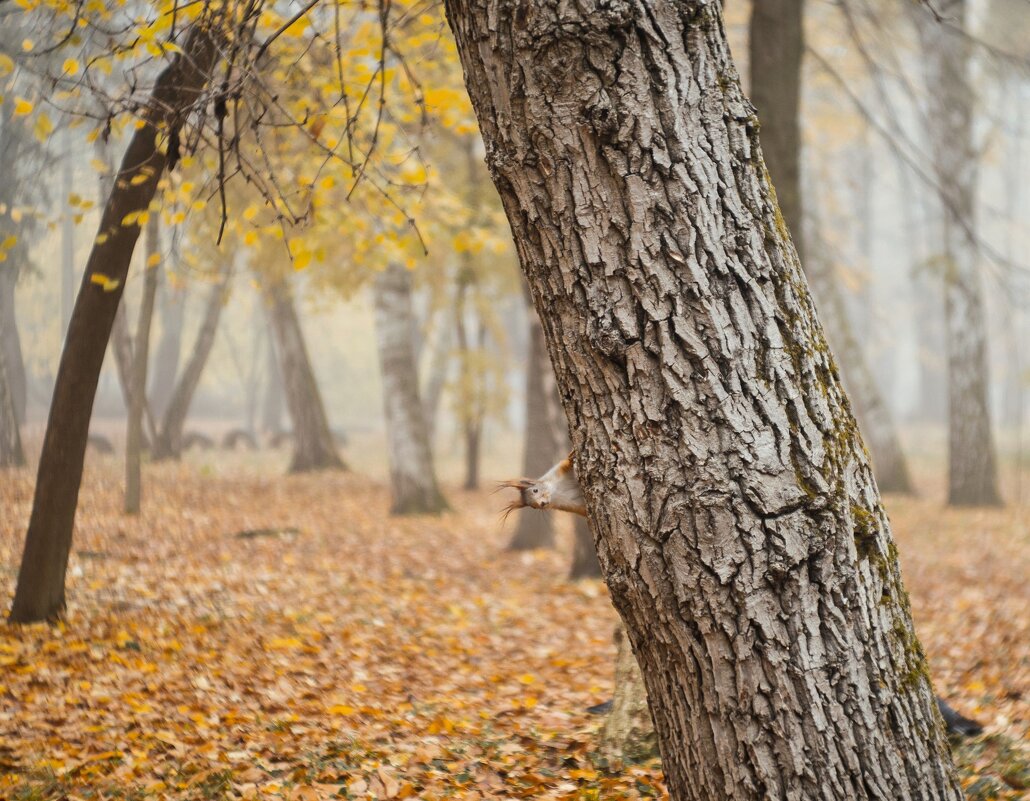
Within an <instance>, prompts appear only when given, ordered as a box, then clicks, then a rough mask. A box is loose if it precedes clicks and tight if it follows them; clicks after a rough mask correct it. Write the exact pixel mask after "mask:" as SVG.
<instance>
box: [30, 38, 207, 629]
mask: <svg viewBox="0 0 1030 801" xmlns="http://www.w3.org/2000/svg"><path fill="white" fill-rule="evenodd" d="M216 56H217V48H216V47H215V43H214V41H213V40H212V39H211V36H210V34H209V32H208V31H206V30H201V29H199V28H194V29H193V30H191V31H189V32H188V33H187V35H186V36H185V38H184V45H183V52H182V53H179V54H178V55H176V56H175V57H174V59H173V60H172V62H171V63H170V64H169V65H168V66H167V67H165V69H164V70H163V71H162V72H161V73H160V75H158V77H157V79H156V81H155V84H154V89H153V93H152V96H151V98H150V103H149V106H148V108H147V109H146V110H145V111H144V121H145V124H144V125H143V126H142V127H140V128H137V129H136V130H135V131H134V132H133V134H132V137H131V138H130V140H129V144H128V147H127V148H126V151H125V156H124V157H123V159H122V165H121V168H120V170H119V177H120V178H121V180H120V181H118V182H116V183H115V185H114V188H113V189H112V190H111V194H110V195H109V196H108V198H107V201H106V203H105V205H104V210H103V214H102V216H101V222H100V231H99V232H100V233H103V234H105V235H106V239H104V238H101V237H99V236H98V238H97V239H96V241H94V244H93V249H92V250H91V252H90V255H89V259H88V261H87V262H86V269H85V271H84V274H83V278H82V286H81V287H80V289H79V295H78V298H77V299H76V301H75V309H74V311H73V312H72V319H71V323H70V324H69V326H68V336H67V338H66V339H65V344H64V350H63V351H62V353H61V363H60V366H59V367H58V371H57V382H56V385H55V387H54V397H53V401H52V402H51V405H50V417H49V419H48V420H47V430H46V436H45V437H44V440H43V450H42V453H41V455H40V461H39V471H38V474H37V478H36V493H35V497H34V499H33V503H32V514H31V517H30V518H29V530H28V533H27V534H26V537H25V551H24V553H23V554H22V561H21V567H20V569H19V572H18V583H17V587H16V588H15V593H14V604H13V606H12V608H11V614H10V620H11V622H12V623H32V622H36V621H41V620H52V619H54V618H57V617H58V616H59V615H60V614H61V612H62V611H63V609H64V605H65V597H64V577H65V571H66V570H67V567H68V554H69V552H70V551H71V544H72V527H73V525H74V522H75V509H76V505H77V503H78V498H79V485H80V483H81V480H82V467H83V461H84V458H85V454H86V440H87V436H88V434H89V420H90V416H91V415H92V413H93V401H94V399H95V397H96V389H97V382H98V380H99V378H100V368H101V365H102V364H103V361H104V352H105V351H106V349H107V343H108V339H109V337H110V335H111V329H112V327H113V325H114V318H115V312H116V311H117V309H118V306H119V301H120V300H121V296H122V291H123V289H124V286H125V277H126V274H127V273H128V270H129V263H130V262H131V260H132V253H133V250H134V249H135V247H136V240H137V238H138V237H139V227H138V226H136V225H122V221H123V220H124V219H125V216H126V215H127V214H130V213H133V212H139V211H142V210H143V209H146V208H147V207H148V206H149V205H150V202H151V200H152V199H153V197H154V194H155V192H156V190H157V184H158V181H160V179H161V174H162V173H163V172H164V168H165V164H166V160H165V155H164V154H163V153H162V152H161V150H160V149H159V148H158V147H157V136H158V131H159V129H163V131H164V132H165V134H166V135H167V134H168V132H170V131H178V130H179V128H180V127H181V126H182V124H183V121H184V120H185V118H186V116H187V114H188V113H189V112H190V111H191V109H192V107H193V104H194V103H196V102H197V100H198V97H199V95H200V93H201V92H202V90H203V88H204V86H205V85H206V83H207V81H208V76H209V74H210V72H211V69H212V67H213V65H214V62H215V59H216Z"/></svg>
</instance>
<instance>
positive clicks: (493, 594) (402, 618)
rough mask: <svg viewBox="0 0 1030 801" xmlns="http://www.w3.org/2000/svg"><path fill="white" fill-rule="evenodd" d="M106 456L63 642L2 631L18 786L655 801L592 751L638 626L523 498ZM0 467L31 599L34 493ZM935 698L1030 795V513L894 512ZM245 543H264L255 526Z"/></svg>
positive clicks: (982, 791)
mask: <svg viewBox="0 0 1030 801" xmlns="http://www.w3.org/2000/svg"><path fill="white" fill-rule="evenodd" d="M120 472H121V471H120V465H119V464H118V463H117V462H116V461H114V460H109V459H94V460H93V461H92V462H91V467H90V470H89V471H88V472H87V479H86V482H85V485H84V487H83V492H82V496H81V507H80V511H79V517H78V526H77V530H76V541H75V549H74V553H73V555H72V559H71V564H70V567H69V582H68V591H69V602H70V606H69V617H68V620H67V622H66V623H65V624H63V625H61V626H59V627H48V626H33V627H27V628H12V627H9V626H0V738H2V739H0V777H2V778H0V798H5V799H6V798H14V799H17V798H24V799H36V798H39V799H43V798H46V799H58V798H68V799H89V798H223V797H224V798H279V797H284V798H289V799H305V800H306V799H321V798H330V797H337V796H339V797H350V798H379V799H384V798H405V797H411V798H416V797H417V798H422V799H441V798H462V799H480V798H482V799H486V798H490V799H493V798H538V799H559V798H563V799H564V798H569V799H571V798H584V799H592V798H645V797H654V796H659V797H661V796H663V795H664V789H663V785H662V780H661V770H660V766H659V765H658V764H657V763H652V764H648V765H643V766H638V767H633V768H629V769H626V770H624V771H622V772H619V773H617V774H614V775H609V774H606V773H605V772H603V771H601V770H599V769H598V768H597V767H596V766H595V765H594V763H593V762H592V761H591V751H592V748H593V746H594V741H595V735H596V732H597V729H598V727H599V724H600V721H599V720H598V719H597V718H593V717H591V716H589V715H587V714H586V713H585V711H584V709H585V708H586V707H587V706H590V705H591V704H596V703H598V702H600V701H603V700H605V699H606V698H608V697H609V694H610V691H611V684H612V663H613V658H614V648H613V646H612V643H611V631H612V626H613V621H614V613H613V611H612V610H611V608H610V605H609V603H608V601H607V598H606V595H605V590H604V588H603V586H602V585H601V584H600V583H599V582H582V583H578V584H572V583H569V582H567V581H566V580H565V573H566V570H567V553H566V552H565V551H562V552H541V553H534V554H510V553H506V552H505V551H504V545H505V542H506V540H507V538H508V537H509V536H510V533H511V532H510V530H508V531H505V530H503V529H502V528H501V527H500V525H499V515H498V509H499V507H500V505H501V504H502V503H503V501H502V500H501V499H500V498H499V496H491V495H489V494H487V493H485V492H484V493H459V492H451V493H450V498H451V501H452V503H453V505H454V506H455V509H456V510H457V511H455V512H453V513H450V514H447V515H444V516H442V517H440V518H437V519H433V518H429V519H391V518H389V517H388V516H387V514H386V511H387V504H388V498H387V493H386V491H385V489H384V488H383V487H382V486H381V485H379V484H377V483H375V482H373V481H370V480H369V479H365V478H362V477H360V476H357V475H354V474H343V475H319V476H313V477H301V478H281V477H278V476H275V475H274V474H273V473H272V472H271V471H270V470H265V471H264V472H263V473H262V472H260V471H259V472H254V471H250V472H248V473H245V474H242V475H241V474H238V473H237V474H232V473H231V472H229V471H227V470H219V469H215V468H212V467H210V466H209V467H207V468H205V469H200V468H198V467H197V466H189V465H184V466H158V467H149V468H148V471H147V475H146V479H147V480H146V490H147V496H146V499H145V510H144V514H143V516H142V517H141V518H139V519H131V518H127V517H125V516H124V515H122V514H121V513H120V502H121V495H120V492H121V489H120V488H121V481H120ZM31 485H32V476H31V474H30V473H29V472H28V471H21V472H14V473H10V472H8V473H4V474H3V475H0V568H2V569H3V573H2V574H0V598H2V599H3V600H4V602H5V608H7V605H8V602H9V598H10V595H11V594H12V593H13V587H14V578H15V574H16V570H17V565H18V559H19V558H20V551H21V538H22V536H23V533H24V526H25V523H26V521H27V518H28V512H29V508H30V503H31ZM889 508H890V510H891V514H892V519H893V520H894V523H895V529H896V536H897V538H898V540H899V543H900V547H901V553H902V558H903V561H904V567H905V574H906V578H907V582H908V586H909V590H910V592H911V595H912V599H913V603H914V607H915V613H916V616H917V619H918V624H919V631H920V634H921V636H922V639H923V642H924V644H925V646H926V648H927V651H928V653H929V655H930V660H931V665H932V669H933V672H934V677H935V680H936V684H937V689H938V691H939V692H940V693H941V694H942V695H944V696H945V697H947V698H949V699H950V700H951V701H952V702H953V703H954V704H955V705H956V706H957V707H958V708H959V709H961V710H962V711H963V712H965V713H966V714H971V715H973V716H976V717H978V718H979V719H981V720H983V721H984V722H985V723H986V724H987V727H988V732H989V736H988V737H987V738H984V739H980V740H977V741H974V742H972V743H970V744H968V745H965V746H963V747H962V750H961V753H960V760H961V761H962V763H963V772H964V780H965V784H966V786H967V791H968V792H969V793H970V795H971V796H974V797H977V798H983V799H986V798H1018V797H1022V793H1023V792H1024V791H1025V789H1026V788H1027V787H1028V786H1030V768H1028V763H1027V753H1026V747H1025V743H1026V737H1027V734H1028V729H1030V709H1028V693H1030V622H1028V615H1027V609H1028V608H1030V603H1028V602H1030V589H1028V586H1027V584H1028V582H1027V579H1028V577H1030V510H1028V509H1026V508H1016V509H1013V508H1008V509H1005V510H997V511H994V510H992V511H968V512H966V511H962V512H957V511H945V510H944V509H943V508H942V507H941V505H940V503H939V501H938V500H936V499H934V498H932V497H931V498H923V499H919V500H905V499H898V498H891V499H890V502H889ZM240 532H249V533H248V534H247V535H245V536H240Z"/></svg>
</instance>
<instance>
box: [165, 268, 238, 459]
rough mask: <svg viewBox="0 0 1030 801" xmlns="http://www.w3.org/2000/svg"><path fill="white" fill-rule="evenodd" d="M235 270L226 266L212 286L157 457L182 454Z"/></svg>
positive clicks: (168, 410) (170, 403) (168, 412)
mask: <svg viewBox="0 0 1030 801" xmlns="http://www.w3.org/2000/svg"><path fill="white" fill-rule="evenodd" d="M231 274H232V271H231V269H230V268H229V267H226V269H225V271H224V272H223V273H222V275H221V276H220V277H219V278H218V281H217V283H215V284H214V286H212V287H211V291H210V294H209V295H208V298H207V304H206V305H205V307H204V317H203V319H202V320H201V322H200V331H199V332H198V333H197V340H196V343H195V344H194V345H193V352H192V353H191V354H190V358H189V360H188V361H187V362H186V366H185V367H184V368H183V370H182V374H181V375H180V376H179V382H178V383H177V384H176V385H175V390H174V391H173V392H172V396H171V398H170V399H169V401H168V406H167V407H166V408H165V413H164V418H163V419H162V421H161V429H160V432H159V433H158V436H157V437H155V442H154V448H153V454H152V456H153V458H154V460H155V461H158V460H162V459H178V458H179V457H180V456H181V455H182V431H183V428H184V427H185V425H186V415H187V414H189V411H190V404H191V403H193V396H194V394H195V393H196V391H197V387H198V386H200V378H201V376H203V374H204V368H205V367H206V366H207V360H208V357H209V356H210V355H211V349H212V348H213V347H214V345H215V333H217V331H218V321H219V319H220V318H221V316H222V307H224V306H225V302H226V300H227V299H228V297H229V281H230V277H231Z"/></svg>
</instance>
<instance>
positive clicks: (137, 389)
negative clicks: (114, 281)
mask: <svg viewBox="0 0 1030 801" xmlns="http://www.w3.org/2000/svg"><path fill="white" fill-rule="evenodd" d="M160 263H161V242H160V238H159V234H158V217H157V215H156V214H155V215H153V216H152V217H151V218H150V219H149V220H148V221H147V234H146V265H145V266H144V272H143V297H142V298H141V300H140V306H139V321H138V322H137V324H136V338H135V347H134V348H133V351H134V352H133V357H132V374H131V376H130V378H131V381H132V407H131V408H130V409H129V420H128V424H127V426H126V428H127V433H126V437H125V512H126V514H139V511H140V504H141V502H142V495H143V406H144V404H145V402H146V398H147V363H148V361H149V358H150V326H151V323H152V322H153V319H154V303H155V301H156V300H157V275H158V266H159V265H160ZM151 441H153V438H151Z"/></svg>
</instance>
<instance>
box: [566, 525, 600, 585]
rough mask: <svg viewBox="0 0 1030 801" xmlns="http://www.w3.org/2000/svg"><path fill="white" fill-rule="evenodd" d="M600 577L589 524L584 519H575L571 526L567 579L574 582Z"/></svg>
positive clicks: (595, 548) (595, 549) (595, 547)
mask: <svg viewBox="0 0 1030 801" xmlns="http://www.w3.org/2000/svg"><path fill="white" fill-rule="evenodd" d="M602 575H603V574H602V572H601V563H600V561H598V559H597V546H596V545H594V535H593V534H592V533H591V531H590V524H589V523H587V520H586V518H585V517H576V518H575V520H574V522H573V525H572V567H571V568H569V578H570V579H572V580H573V581H575V580H577V579H585V578H601V576H602Z"/></svg>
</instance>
